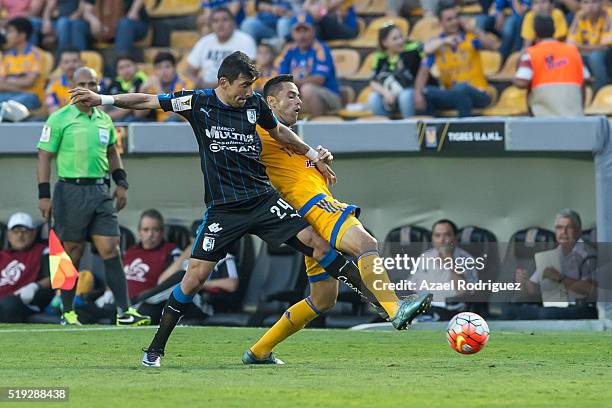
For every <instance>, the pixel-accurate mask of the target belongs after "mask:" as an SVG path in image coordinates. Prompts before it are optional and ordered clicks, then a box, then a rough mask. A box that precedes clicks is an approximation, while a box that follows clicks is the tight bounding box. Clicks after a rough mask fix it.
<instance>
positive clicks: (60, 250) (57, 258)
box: [49, 228, 79, 290]
mask: <svg viewBox="0 0 612 408" xmlns="http://www.w3.org/2000/svg"><path fill="white" fill-rule="evenodd" d="M49 272H50V274H51V288H52V289H64V290H70V289H72V288H74V284H75V283H76V280H77V276H78V275H79V273H78V272H77V270H76V268H75V267H74V265H73V264H72V260H71V259H70V257H69V256H68V254H67V253H66V251H65V250H64V247H63V246H62V243H61V242H60V240H59V238H58V237H57V235H55V231H54V230H53V229H52V228H51V229H50V230H49Z"/></svg>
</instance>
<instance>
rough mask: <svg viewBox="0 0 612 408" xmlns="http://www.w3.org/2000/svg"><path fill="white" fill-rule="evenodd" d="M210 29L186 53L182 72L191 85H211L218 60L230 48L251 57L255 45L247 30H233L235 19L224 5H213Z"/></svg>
mask: <svg viewBox="0 0 612 408" xmlns="http://www.w3.org/2000/svg"><path fill="white" fill-rule="evenodd" d="M210 18H211V26H212V30H213V32H212V33H210V34H207V35H205V36H204V37H202V38H200V40H199V41H198V42H197V43H196V45H195V46H194V47H193V49H192V50H191V52H190V53H189V56H188V57H187V70H186V71H185V73H186V74H187V76H188V77H189V79H190V80H191V81H192V83H193V84H194V87H195V88H198V89H204V88H215V87H216V86H217V71H219V67H220V66H221V62H222V61H223V60H224V59H225V57H227V56H228V55H230V54H231V53H233V52H234V51H242V52H244V53H245V54H246V55H248V56H249V57H250V58H252V59H255V54H256V53H257V46H256V44H255V40H254V39H253V38H252V37H251V36H250V35H248V34H246V33H244V32H242V31H240V30H236V21H235V19H234V16H233V15H232V13H231V11H230V10H229V9H228V8H227V7H217V8H215V9H214V10H213V12H212V14H211V17H210Z"/></svg>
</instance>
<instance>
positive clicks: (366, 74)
mask: <svg viewBox="0 0 612 408" xmlns="http://www.w3.org/2000/svg"><path fill="white" fill-rule="evenodd" d="M374 55H376V51H373V52H371V53H369V54H368V56H367V57H365V59H364V60H363V62H362V63H361V67H360V68H359V71H357V72H356V73H355V74H354V75H349V76H348V77H347V79H351V80H355V81H360V80H361V81H363V80H366V79H370V77H371V76H372V64H373V63H374Z"/></svg>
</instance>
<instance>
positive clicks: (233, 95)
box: [221, 74, 257, 108]
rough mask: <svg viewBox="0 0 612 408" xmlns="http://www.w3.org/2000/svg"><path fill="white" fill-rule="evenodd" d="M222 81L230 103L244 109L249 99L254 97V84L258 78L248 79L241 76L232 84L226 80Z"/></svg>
mask: <svg viewBox="0 0 612 408" xmlns="http://www.w3.org/2000/svg"><path fill="white" fill-rule="evenodd" d="M221 79H222V81H221V87H222V88H223V90H224V92H225V94H226V95H227V98H228V103H229V104H230V105H231V106H234V107H238V108H242V107H243V106H244V104H245V103H246V101H247V99H249V98H250V97H251V96H253V83H254V82H255V80H256V79H257V78H247V77H245V76H244V75H242V74H240V76H239V77H238V78H237V79H236V80H235V81H233V82H232V83H230V82H229V81H228V80H227V79H226V78H221Z"/></svg>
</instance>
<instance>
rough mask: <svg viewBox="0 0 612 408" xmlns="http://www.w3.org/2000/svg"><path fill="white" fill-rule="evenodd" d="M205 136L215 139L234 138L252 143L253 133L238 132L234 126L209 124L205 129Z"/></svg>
mask: <svg viewBox="0 0 612 408" xmlns="http://www.w3.org/2000/svg"><path fill="white" fill-rule="evenodd" d="M206 137H208V138H209V139H216V140H235V141H237V142H243V143H253V140H255V136H254V135H252V134H251V135H249V134H244V133H238V132H236V129H235V128H230V127H225V126H211V127H210V130H209V129H206Z"/></svg>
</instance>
